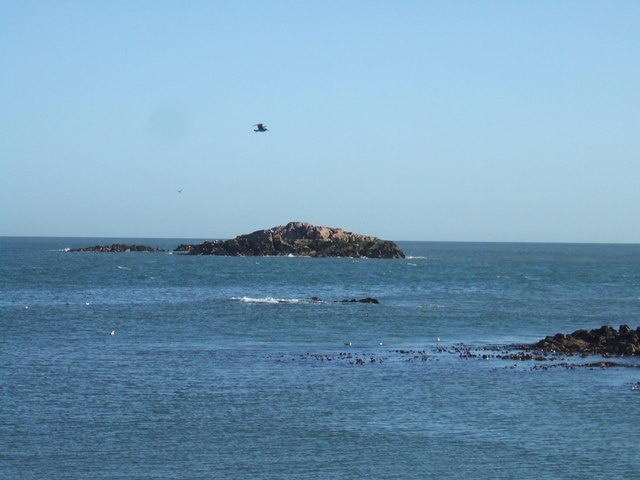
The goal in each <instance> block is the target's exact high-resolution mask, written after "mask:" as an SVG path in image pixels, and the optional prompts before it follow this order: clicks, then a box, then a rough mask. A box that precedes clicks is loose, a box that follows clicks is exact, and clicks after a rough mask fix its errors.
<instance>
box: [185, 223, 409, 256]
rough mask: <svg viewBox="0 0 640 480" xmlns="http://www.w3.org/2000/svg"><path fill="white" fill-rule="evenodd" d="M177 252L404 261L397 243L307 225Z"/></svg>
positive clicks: (283, 227)
mask: <svg viewBox="0 0 640 480" xmlns="http://www.w3.org/2000/svg"><path fill="white" fill-rule="evenodd" d="M176 251H177V252H183V253H186V254H189V255H224V256H267V255H269V256H286V255H295V256H304V257H367V258H404V253H403V252H402V250H400V248H399V247H398V246H397V245H396V244H395V243H394V242H391V241H388V240H381V239H379V238H377V237H371V236H367V235H361V234H357V233H353V232H348V231H346V230H343V229H342V228H332V227H321V226H315V225H311V224H309V223H305V222H290V223H288V224H287V225H281V226H278V227H273V228H270V229H267V230H257V231H255V232H253V233H249V234H245V235H239V236H237V237H236V238H234V239H231V240H216V241H207V242H204V243H200V244H197V245H180V246H179V247H178V248H176Z"/></svg>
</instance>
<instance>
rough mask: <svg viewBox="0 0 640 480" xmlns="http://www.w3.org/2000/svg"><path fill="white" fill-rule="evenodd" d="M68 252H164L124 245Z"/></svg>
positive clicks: (83, 248) (102, 246) (118, 244)
mask: <svg viewBox="0 0 640 480" xmlns="http://www.w3.org/2000/svg"><path fill="white" fill-rule="evenodd" d="M69 251H70V252H102V253H123V252H164V250H162V249H161V248H156V247H148V246H145V245H126V244H124V243H114V244H112V245H94V246H91V247H81V248H70V249H69Z"/></svg>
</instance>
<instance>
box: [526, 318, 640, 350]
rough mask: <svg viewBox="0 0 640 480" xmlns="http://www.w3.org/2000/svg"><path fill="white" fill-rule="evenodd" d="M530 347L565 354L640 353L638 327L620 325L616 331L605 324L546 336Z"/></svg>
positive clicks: (639, 331)
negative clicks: (589, 328) (633, 328)
mask: <svg viewBox="0 0 640 480" xmlns="http://www.w3.org/2000/svg"><path fill="white" fill-rule="evenodd" d="M530 347H531V348H537V349H541V350H543V351H545V352H557V353H565V354H579V355H604V356H608V355H616V356H623V355H640V328H638V329H636V330H632V329H631V328H630V327H629V326H628V325H621V326H620V328H619V329H618V330H617V331H616V330H615V329H614V328H613V327H610V326H606V325H605V326H602V327H600V328H597V329H594V330H576V331H575V332H573V333H571V334H569V335H564V334H560V333H559V334H556V335H553V336H548V337H546V338H544V339H543V340H540V341H539V342H538V343H535V344H534V345H531V346H530Z"/></svg>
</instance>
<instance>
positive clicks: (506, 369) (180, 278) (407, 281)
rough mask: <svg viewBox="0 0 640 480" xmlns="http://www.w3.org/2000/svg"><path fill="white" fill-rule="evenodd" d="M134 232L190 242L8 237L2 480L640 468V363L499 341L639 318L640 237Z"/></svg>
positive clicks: (492, 474)
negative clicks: (226, 240) (273, 242)
mask: <svg viewBox="0 0 640 480" xmlns="http://www.w3.org/2000/svg"><path fill="white" fill-rule="evenodd" d="M116 242H122V243H136V244H141V245H150V246H155V247H161V248H166V249H171V248H174V247H176V246H177V245H179V244H180V243H187V242H189V240H188V239H95V238H91V239H86V238H85V239H82V238H13V237H0V331H1V332H2V334H1V335H0V477H1V478H6V479H38V480H42V479H89V478H90V479H218V478H220V479H236V478H237V479H252V480H258V479H323V480H327V479H343V478H362V479H396V478H397V479H400V478H402V479H408V478H421V479H424V478H427V479H428V478H434V479H435V478H437V479H459V478H486V479H489V478H491V479H528V478H531V479H534V478H535V479H573V478H575V479H584V478H589V479H594V478H607V479H614V478H616V479H617V478H620V479H629V478H640V464H639V461H640V369H639V367H640V358H638V357H634V358H622V359H616V361H617V362H619V363H621V364H622V366H618V367H613V368H599V367H598V366H594V365H586V364H587V363H592V362H596V361H597V360H598V358H596V357H588V358H581V357H580V358H577V357H568V358H563V359H561V360H553V359H549V360H546V361H535V360H523V361H518V360H513V359H506V358H501V356H500V355H498V354H497V352H499V351H500V349H502V348H505V349H506V348H507V347H506V346H508V345H511V344H515V343H534V342H536V341H538V340H540V339H542V338H544V337H545V336H547V335H552V334H555V333H558V332H563V333H570V332H573V331H575V330H577V329H592V328H597V327H600V326H602V325H611V326H613V327H615V328H618V327H619V326H620V325H623V324H627V325H629V326H631V327H632V328H634V329H635V328H636V327H637V326H638V325H640V321H639V312H640V245H586V244H576V245H573V244H515V243H435V242H398V245H399V246H400V247H401V248H402V249H403V251H404V252H405V254H406V255H407V258H406V259H402V260H374V259H352V258H297V257H194V256H186V255H178V254H172V253H171V252H167V253H88V252H82V253H76V252H69V251H67V250H68V249H69V248H72V247H83V246H89V245H94V244H111V243H116ZM366 297H371V298H376V299H378V300H379V304H369V303H359V302H342V300H351V299H356V300H357V299H362V298H366Z"/></svg>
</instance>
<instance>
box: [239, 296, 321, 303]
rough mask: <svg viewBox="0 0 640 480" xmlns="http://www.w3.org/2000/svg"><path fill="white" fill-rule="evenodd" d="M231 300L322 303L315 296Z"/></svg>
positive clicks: (244, 297)
mask: <svg viewBox="0 0 640 480" xmlns="http://www.w3.org/2000/svg"><path fill="white" fill-rule="evenodd" d="M231 300H236V301H240V302H243V303H272V304H275V303H323V302H322V300H320V299H317V298H274V297H260V298H255V297H247V296H243V297H231Z"/></svg>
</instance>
